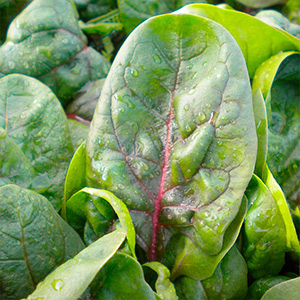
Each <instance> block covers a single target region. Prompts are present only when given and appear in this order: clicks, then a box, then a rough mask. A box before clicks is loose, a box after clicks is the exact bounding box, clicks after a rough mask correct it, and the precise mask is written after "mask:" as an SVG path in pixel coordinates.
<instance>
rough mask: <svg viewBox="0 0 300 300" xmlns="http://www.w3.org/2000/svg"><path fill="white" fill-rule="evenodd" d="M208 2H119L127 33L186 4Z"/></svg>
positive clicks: (123, 0)
mask: <svg viewBox="0 0 300 300" xmlns="http://www.w3.org/2000/svg"><path fill="white" fill-rule="evenodd" d="M195 2H196V3H199V2H205V3H206V2H207V1H206V0H202V1H201V0H176V1H173V0H142V1H135V0H118V6H119V9H120V12H121V18H122V21H123V23H124V27H125V30H126V32H127V33H130V32H131V31H132V30H133V29H134V28H135V27H136V26H138V25H139V24H140V23H142V22H143V21H145V20H146V19H148V18H150V17H153V16H156V15H160V14H164V13H168V12H171V11H173V10H175V9H178V8H180V7H182V6H184V5H186V4H190V3H195Z"/></svg>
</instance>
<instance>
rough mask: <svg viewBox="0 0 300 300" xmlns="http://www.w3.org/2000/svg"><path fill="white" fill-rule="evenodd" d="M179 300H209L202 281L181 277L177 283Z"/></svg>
mask: <svg viewBox="0 0 300 300" xmlns="http://www.w3.org/2000/svg"><path fill="white" fill-rule="evenodd" d="M175 287H176V292H177V295H178V296H179V300H208V298H207V295H206V293H205V290H204V288H203V286H202V284H201V281H200V280H195V279H192V278H189V277H187V276H181V277H179V278H178V279H176V281H175Z"/></svg>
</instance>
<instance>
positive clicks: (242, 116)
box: [86, 15, 256, 277]
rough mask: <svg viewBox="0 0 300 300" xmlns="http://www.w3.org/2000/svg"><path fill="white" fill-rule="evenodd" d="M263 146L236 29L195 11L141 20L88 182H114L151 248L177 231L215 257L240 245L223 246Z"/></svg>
mask: <svg viewBox="0 0 300 300" xmlns="http://www.w3.org/2000/svg"><path fill="white" fill-rule="evenodd" d="M162 27H163V28H164V30H163V31H162V30H161V28H162ZM220 45H221V46H220ZM255 156H256V133H255V124H254V118H253V111H252V101H251V91H250V86H249V78H248V74H247V70H246V66H245V62H244V60H243V56H242V54H241V52H240V50H239V48H238V45H237V44H236V43H235V41H234V39H233V38H232V37H231V36H230V35H229V34H228V32H227V31H225V30H224V29H223V28H222V27H221V26H220V25H218V24H216V23H215V22H212V21H210V20H207V19H204V18H201V17H196V16H192V15H165V16H161V17H156V18H152V19H151V20H148V21H147V22H145V23H143V24H142V25H141V26H139V27H138V28H137V29H136V30H135V31H134V32H133V33H132V34H131V36H130V37H129V38H128V39H127V41H126V42H125V43H124V44H123V46H122V48H121V50H120V51H119V53H118V55H117V57H116V59H115V61H114V65H113V67H112V69H111V71H110V73H109V75H108V78H107V81H106V83H105V86H104V88H103V90H102V93H101V97H100V99H99V102H98V106H97V108H96V112H95V115H94V119H93V121H92V124H91V127H90V131H89V137H88V140H87V170H86V172H87V185H88V186H93V187H100V188H104V189H107V190H110V191H111V192H113V193H115V194H116V195H117V197H118V198H120V199H122V201H124V203H125V204H126V205H127V206H128V208H129V209H130V210H131V217H132V219H133V222H134V224H135V226H136V232H137V236H138V237H137V239H138V243H139V245H140V247H141V248H142V249H143V250H144V251H145V252H146V255H147V256H148V258H151V259H155V258H156V257H157V258H158V259H161V257H162V256H163V253H164V249H165V247H166V246H167V243H168V241H169V239H170V237H171V236H172V235H173V234H174V233H175V232H177V233H178V234H179V235H182V236H184V237H187V239H189V240H190V242H191V241H192V240H193V242H191V243H192V244H193V247H195V251H196V252H197V253H198V254H199V256H201V257H202V256H205V257H210V258H211V259H212V260H214V262H213V263H212V265H211V267H212V266H216V265H217V263H218V259H221V258H222V257H223V255H224V254H225V253H226V252H227V251H228V249H229V248H230V247H231V245H232V244H230V245H229V244H228V245H227V246H226V247H229V248H226V247H223V245H224V244H223V236H224V234H225V232H226V231H227V229H228V227H229V226H230V224H231V223H232V221H233V220H234V219H235V218H236V216H237V214H238V212H239V210H240V206H241V201H242V197H243V193H244V190H245V188H246V186H247V184H248V182H249V180H250V177H251V175H252V171H253V168H254V162H255ZM239 221H240V222H241V221H242V220H239ZM237 228H239V225H237ZM231 233H232V234H233V236H236V235H235V234H236V232H235V231H234V233H233V232H231ZM229 239H230V240H231V238H229ZM232 243H233V242H232ZM220 253H222V254H221V255H219V254H220ZM213 270H214V269H209V268H205V270H203V272H205V273H206V272H208V273H210V274H211V273H212V272H213ZM200 273H201V271H200ZM198 274H199V273H198ZM200 277H202V275H201V276H200Z"/></svg>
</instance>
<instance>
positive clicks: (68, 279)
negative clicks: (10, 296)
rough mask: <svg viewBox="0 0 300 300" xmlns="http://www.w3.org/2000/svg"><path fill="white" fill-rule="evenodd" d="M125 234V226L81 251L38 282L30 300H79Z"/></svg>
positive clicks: (28, 298) (29, 297) (114, 251)
mask: <svg viewBox="0 0 300 300" xmlns="http://www.w3.org/2000/svg"><path fill="white" fill-rule="evenodd" d="M126 233H127V230H126V229H125V228H120V229H117V230H115V231H114V232H112V233H110V234H107V235H105V236H104V237H102V238H101V239H99V240H97V241H96V242H94V243H93V244H91V245H90V246H88V247H87V248H85V249H84V250H82V251H81V252H80V253H79V254H77V255H76V256H75V257H74V258H72V259H70V260H68V261H67V262H66V263H64V264H63V265H61V266H59V267H58V268H57V269H55V270H54V271H53V272H52V273H51V274H50V275H48V276H47V277H46V279H45V280H44V281H43V282H41V283H39V285H38V286H37V288H36V290H35V291H34V292H33V293H32V294H31V295H30V296H28V297H27V300H37V299H47V300H77V299H78V297H80V295H81V294H83V292H84V291H85V290H86V289H87V287H88V286H89V284H90V283H91V282H92V280H93V279H94V278H95V276H96V274H97V273H98V272H99V270H100V269H101V268H102V267H103V266H104V265H105V264H106V263H107V261H108V260H109V259H111V258H112V257H113V255H114V254H115V253H116V251H117V250H118V248H119V247H120V246H121V244H122V243H123V241H124V239H125V237H126Z"/></svg>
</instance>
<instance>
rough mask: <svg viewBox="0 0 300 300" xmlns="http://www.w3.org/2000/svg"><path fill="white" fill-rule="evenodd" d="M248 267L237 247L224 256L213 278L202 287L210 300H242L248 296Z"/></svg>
mask: <svg viewBox="0 0 300 300" xmlns="http://www.w3.org/2000/svg"><path fill="white" fill-rule="evenodd" d="M247 271H248V270H247V265H246V263H245V260H244V258H243V256H242V255H241V254H240V252H239V251H238V249H237V247H235V246H234V247H232V248H231V249H230V251H229V252H228V253H227V254H226V255H225V256H224V258H223V259H222V261H221V262H220V264H219V265H218V267H217V269H216V270H215V272H214V274H213V276H212V277H210V278H207V279H205V280H204V281H203V282H202V285H203V287H204V289H205V291H206V294H207V297H208V299H209V300H241V299H245V297H246V295H247V289H248V283H247V273H248V272H247Z"/></svg>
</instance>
